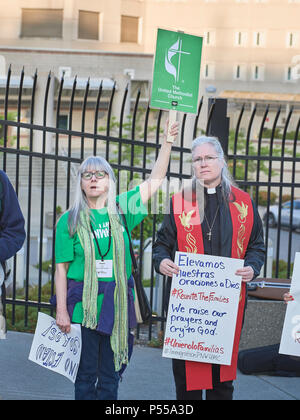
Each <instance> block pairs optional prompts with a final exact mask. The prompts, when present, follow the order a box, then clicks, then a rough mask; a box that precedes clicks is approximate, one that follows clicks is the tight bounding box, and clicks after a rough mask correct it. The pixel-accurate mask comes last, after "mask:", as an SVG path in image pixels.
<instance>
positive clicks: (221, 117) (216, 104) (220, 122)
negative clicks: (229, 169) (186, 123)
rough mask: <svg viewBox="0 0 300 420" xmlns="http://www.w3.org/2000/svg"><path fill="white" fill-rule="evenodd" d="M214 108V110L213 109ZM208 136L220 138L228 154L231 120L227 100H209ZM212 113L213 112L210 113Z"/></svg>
mask: <svg viewBox="0 0 300 420" xmlns="http://www.w3.org/2000/svg"><path fill="white" fill-rule="evenodd" d="M212 107H213V108H212ZM208 110H209V111H208V117H209V121H208V125H207V132H206V134H207V135H208V136H214V137H218V139H219V140H220V142H221V144H222V147H223V150H224V153H225V154H226V155H227V154H228V137H229V118H228V117H227V99H221V98H209V99H208ZM210 111H212V112H210Z"/></svg>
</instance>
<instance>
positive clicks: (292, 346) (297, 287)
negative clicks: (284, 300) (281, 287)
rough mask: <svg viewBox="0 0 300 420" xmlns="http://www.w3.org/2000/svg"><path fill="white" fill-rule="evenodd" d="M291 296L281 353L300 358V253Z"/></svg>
mask: <svg viewBox="0 0 300 420" xmlns="http://www.w3.org/2000/svg"><path fill="white" fill-rule="evenodd" d="M290 293H291V295H292V296H293V298H294V301H292V302H289V303H288V305H287V309H286V314H285V320H284V325H283V330H282V336H281V343H280V348H279V353H281V354H288V355H290V356H299V357H300V252H296V254H295V261H294V269H293V277H292V282H291V291H290Z"/></svg>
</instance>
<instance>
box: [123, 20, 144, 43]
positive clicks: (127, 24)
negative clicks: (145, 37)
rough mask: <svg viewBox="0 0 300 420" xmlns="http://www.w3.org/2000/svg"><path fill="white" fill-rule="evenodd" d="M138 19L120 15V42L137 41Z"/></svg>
mask: <svg viewBox="0 0 300 420" xmlns="http://www.w3.org/2000/svg"><path fill="white" fill-rule="evenodd" d="M139 20H140V19H139V18H138V17H135V16H124V15H123V16H121V42H135V43H138V41H139Z"/></svg>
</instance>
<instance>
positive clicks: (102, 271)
mask: <svg viewBox="0 0 300 420" xmlns="http://www.w3.org/2000/svg"><path fill="white" fill-rule="evenodd" d="M96 272H97V277H98V278H99V277H112V275H113V262H112V260H104V261H102V260H96Z"/></svg>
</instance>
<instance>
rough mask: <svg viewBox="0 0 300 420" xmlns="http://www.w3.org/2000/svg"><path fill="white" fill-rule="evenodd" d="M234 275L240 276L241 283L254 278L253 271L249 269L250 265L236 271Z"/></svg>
mask: <svg viewBox="0 0 300 420" xmlns="http://www.w3.org/2000/svg"><path fill="white" fill-rule="evenodd" d="M235 275H236V276H242V281H244V282H249V281H251V280H252V279H253V277H254V270H253V268H252V267H250V265H248V266H246V267H243V268H239V269H238V270H236V272H235Z"/></svg>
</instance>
